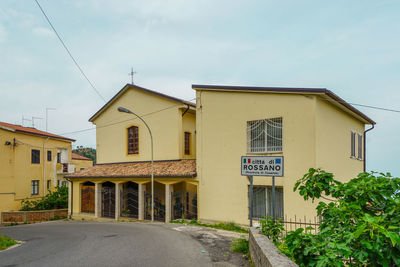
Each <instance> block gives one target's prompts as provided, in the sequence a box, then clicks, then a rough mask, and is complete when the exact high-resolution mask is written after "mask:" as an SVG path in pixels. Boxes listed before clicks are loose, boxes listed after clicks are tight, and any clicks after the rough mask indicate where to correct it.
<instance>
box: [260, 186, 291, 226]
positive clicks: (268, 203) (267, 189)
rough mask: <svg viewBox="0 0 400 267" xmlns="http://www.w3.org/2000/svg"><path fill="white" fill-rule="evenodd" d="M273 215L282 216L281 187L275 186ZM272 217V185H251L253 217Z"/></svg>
mask: <svg viewBox="0 0 400 267" xmlns="http://www.w3.org/2000/svg"><path fill="white" fill-rule="evenodd" d="M275 215H276V217H277V218H283V216H284V213H283V188H282V187H275ZM265 216H269V217H272V187H271V186H254V187H253V218H264V217H265Z"/></svg>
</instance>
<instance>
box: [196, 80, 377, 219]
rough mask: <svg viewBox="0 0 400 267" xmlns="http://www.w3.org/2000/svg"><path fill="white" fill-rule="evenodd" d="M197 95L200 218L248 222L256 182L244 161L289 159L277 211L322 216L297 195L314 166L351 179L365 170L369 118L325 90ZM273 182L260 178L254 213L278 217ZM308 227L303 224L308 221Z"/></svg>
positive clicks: (202, 91)
mask: <svg viewBox="0 0 400 267" xmlns="http://www.w3.org/2000/svg"><path fill="white" fill-rule="evenodd" d="M192 88H193V89H195V90H196V94H197V108H196V131H197V166H198V168H197V177H198V180H199V214H198V216H199V219H200V220H203V221H214V222H215V221H234V222H237V223H240V224H248V223H249V197H248V191H249V190H248V188H249V180H248V179H247V177H246V176H241V165H240V160H241V156H264V155H265V156H283V157H284V176H283V177H277V178H276V186H277V190H276V197H275V199H276V203H277V204H276V214H277V215H278V216H279V217H284V218H286V219H292V220H293V219H294V218H295V216H296V217H297V218H301V219H302V220H303V218H304V216H306V218H307V220H309V219H312V218H314V216H316V212H315V206H316V203H314V204H313V203H311V202H310V201H308V202H306V201H304V200H303V198H302V197H301V196H300V195H299V193H298V192H293V187H294V184H295V182H296V181H297V180H298V179H299V178H301V177H302V176H303V175H304V174H305V173H306V172H307V171H308V169H309V168H311V167H313V168H323V169H325V170H326V171H329V172H332V173H334V174H335V176H336V179H338V180H341V181H347V180H349V179H350V178H354V177H356V175H357V174H358V173H360V172H362V171H363V166H364V165H363V164H364V160H365V155H364V152H365V150H364V148H363V144H364V140H365V135H364V132H365V125H367V124H372V125H373V124H375V123H374V121H372V120H371V119H370V118H368V117H367V116H365V115H364V114H362V113H361V112H360V111H358V110H357V109H355V108H354V107H352V106H351V105H349V104H347V103H346V102H345V101H344V100H342V99H341V98H339V97H338V96H336V95H335V94H334V93H332V92H331V91H329V90H326V89H307V88H271V87H240V86H239V87H237V86H212V85H211V86H210V85H193V86H192ZM271 180H272V178H271V177H260V176H257V177H256V176H255V177H254V185H255V188H254V191H253V192H254V193H253V205H254V208H253V216H254V217H260V218H261V217H264V216H265V215H272V214H271V210H272V207H271V200H272V198H271ZM303 222H304V220H303Z"/></svg>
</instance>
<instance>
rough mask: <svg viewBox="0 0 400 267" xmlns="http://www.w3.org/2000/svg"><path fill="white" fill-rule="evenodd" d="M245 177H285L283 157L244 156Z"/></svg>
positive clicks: (243, 172) (243, 168) (243, 170)
mask: <svg viewBox="0 0 400 267" xmlns="http://www.w3.org/2000/svg"><path fill="white" fill-rule="evenodd" d="M241 169H242V175H244V176H278V177H282V176H283V157H274V156H271V157H270V156H265V157H264V156H261V157H258V156H242V168H241Z"/></svg>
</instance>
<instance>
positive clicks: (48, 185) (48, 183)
mask: <svg viewBox="0 0 400 267" xmlns="http://www.w3.org/2000/svg"><path fill="white" fill-rule="evenodd" d="M50 188H51V180H47V190H50Z"/></svg>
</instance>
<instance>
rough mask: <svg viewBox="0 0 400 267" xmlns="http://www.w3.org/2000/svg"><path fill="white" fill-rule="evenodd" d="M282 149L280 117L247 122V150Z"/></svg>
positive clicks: (262, 151) (266, 150)
mask: <svg viewBox="0 0 400 267" xmlns="http://www.w3.org/2000/svg"><path fill="white" fill-rule="evenodd" d="M281 151H282V117H279V118H271V119H262V120H254V121H248V122H247V152H249V153H265V152H281Z"/></svg>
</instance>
